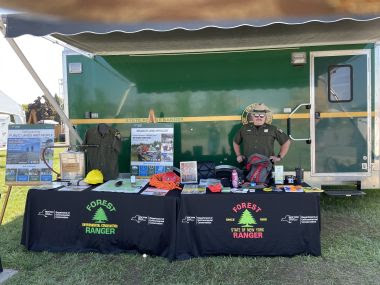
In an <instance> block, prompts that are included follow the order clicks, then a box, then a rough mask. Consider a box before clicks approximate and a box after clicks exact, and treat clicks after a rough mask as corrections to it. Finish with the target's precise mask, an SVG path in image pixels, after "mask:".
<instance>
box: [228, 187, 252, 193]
mask: <svg viewBox="0 0 380 285" xmlns="http://www.w3.org/2000/svg"><path fill="white" fill-rule="evenodd" d="M231 192H232V193H239V194H240V193H242V194H244V193H247V192H248V189H247V188H231Z"/></svg>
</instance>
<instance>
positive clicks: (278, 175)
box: [274, 165, 284, 184]
mask: <svg viewBox="0 0 380 285" xmlns="http://www.w3.org/2000/svg"><path fill="white" fill-rule="evenodd" d="M274 183H275V184H282V183H284V166H283V165H275V166H274Z"/></svg>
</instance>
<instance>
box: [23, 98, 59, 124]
mask: <svg viewBox="0 0 380 285" xmlns="http://www.w3.org/2000/svg"><path fill="white" fill-rule="evenodd" d="M54 99H55V101H56V102H57V104H58V105H59V106H60V107H61V108H63V102H62V99H61V98H60V97H59V96H58V95H57V94H55V95H54ZM33 109H34V110H35V111H36V116H37V121H40V120H54V121H57V122H59V123H61V118H60V117H59V115H58V113H57V111H56V110H55V109H54V108H53V106H52V105H51V104H50V102H49V101H48V100H47V99H46V97H45V96H38V97H37V99H35V100H34V102H33V103H31V104H28V105H27V107H26V110H25V111H26V117H27V118H29V116H30V114H31V111H32V110H33Z"/></svg>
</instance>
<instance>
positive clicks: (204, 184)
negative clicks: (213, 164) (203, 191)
mask: <svg viewBox="0 0 380 285" xmlns="http://www.w3.org/2000/svg"><path fill="white" fill-rule="evenodd" d="M218 183H221V182H220V180H219V179H215V178H207V179H200V180H199V186H200V187H207V186H209V185H215V184H218Z"/></svg>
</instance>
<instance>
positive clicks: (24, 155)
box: [5, 124, 54, 185]
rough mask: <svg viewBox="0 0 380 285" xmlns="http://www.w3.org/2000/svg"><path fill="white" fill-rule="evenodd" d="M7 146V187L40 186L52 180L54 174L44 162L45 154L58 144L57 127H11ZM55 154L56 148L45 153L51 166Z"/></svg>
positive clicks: (41, 125) (39, 125) (40, 125)
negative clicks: (55, 143) (43, 153)
mask: <svg viewBox="0 0 380 285" xmlns="http://www.w3.org/2000/svg"><path fill="white" fill-rule="evenodd" d="M7 145H8V146H7V160H6V168H5V184H6V185H14V184H17V185H20V184H21V185H38V184H46V183H49V182H51V181H52V178H53V176H52V172H51V170H50V169H49V168H48V167H47V166H46V164H45V163H44V161H43V159H42V151H43V150H44V148H45V147H48V146H53V145H54V125H45V124H37V125H9V128H8V143H7ZM53 155H54V153H53V149H48V150H47V151H46V152H45V159H46V161H47V163H48V164H49V165H50V166H51V167H52V166H53Z"/></svg>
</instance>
